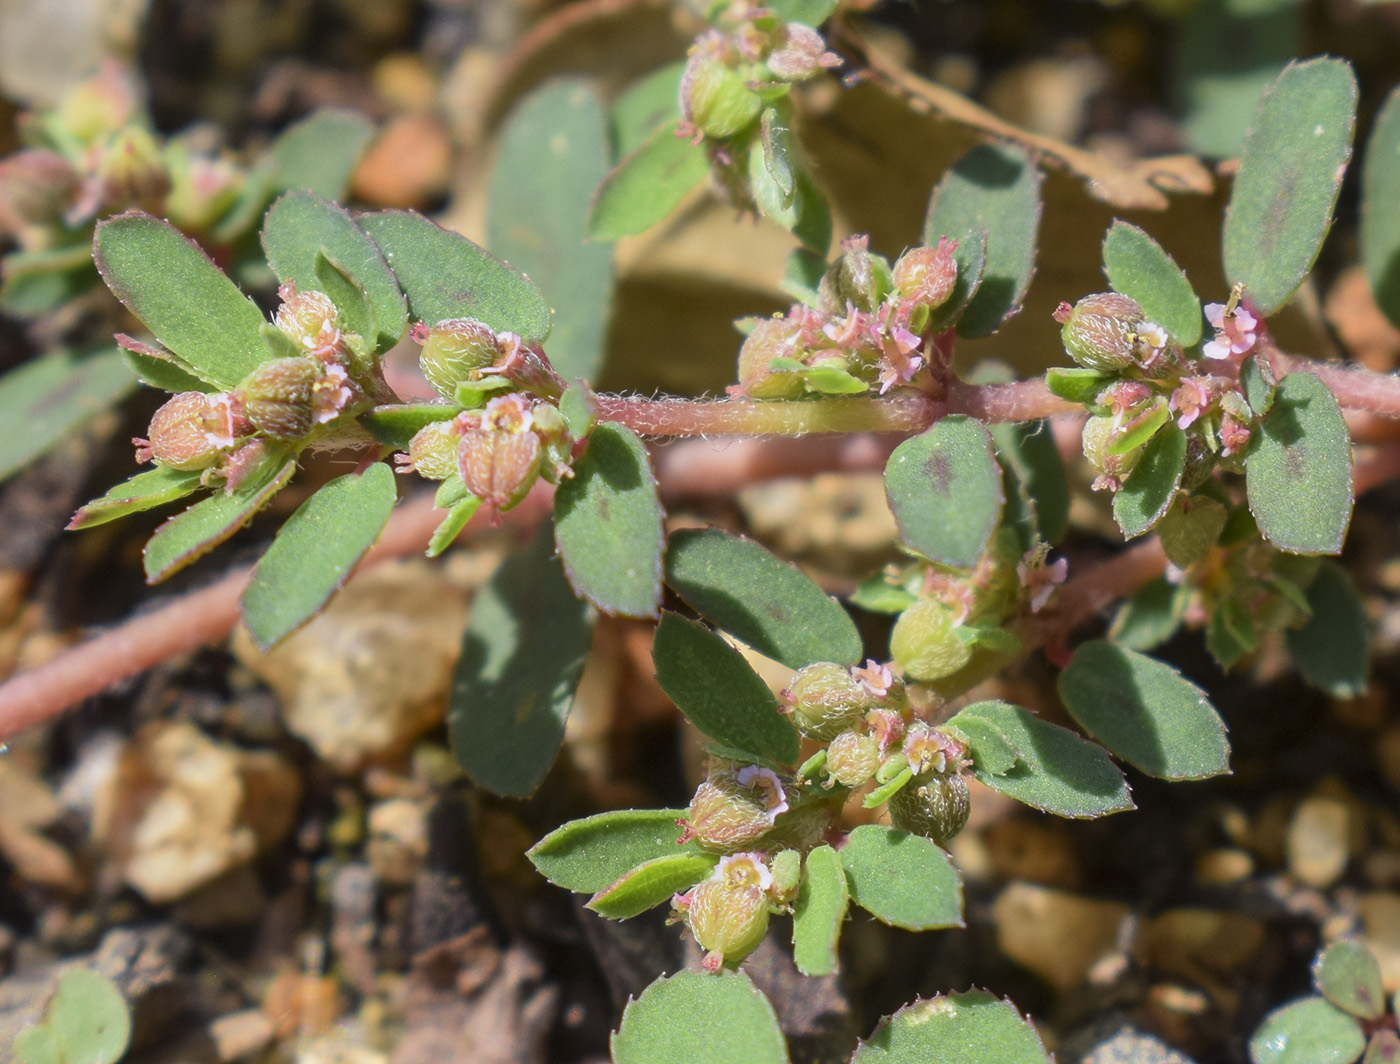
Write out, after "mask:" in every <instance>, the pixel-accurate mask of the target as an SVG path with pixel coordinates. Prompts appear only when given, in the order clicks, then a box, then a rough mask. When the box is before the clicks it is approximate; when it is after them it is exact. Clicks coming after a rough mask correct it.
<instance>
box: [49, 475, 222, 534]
mask: <svg viewBox="0 0 1400 1064" xmlns="http://www.w3.org/2000/svg"><path fill="white" fill-rule="evenodd" d="M200 476H201V471H200V470H198V469H195V470H189V471H186V470H180V469H170V468H168V467H166V466H156V467H155V468H153V469H149V470H147V471H146V472H144V473H137V474H136V475H135V476H134V477H132V478H131V479H130V480H124V481H122V483H120V484H118V485H117V486H116V487H114V488H112V489H111V490H110V491H108V492H107V494H106V495H103V496H101V497H100V498H96V499H93V500H92V502H90V503H88V504H87V505H86V506H84V507H82V508H81V509H79V510H78V512H77V513H75V514H74V515H73V520H71V521H69V522H68V530H69V531H70V532H72V531H76V530H78V529H80V528H95V527H96V526H98V525H105V524H106V523H107V522H108V521H115V520H116V519H117V518H119V517H125V516H126V515H127V514H134V513H140V512H141V511H142V510H150V509H153V508H155V507H157V506H164V505H165V504H166V503H168V502H175V501H176V500H177V499H183V498H184V497H185V496H186V495H189V494H190V493H191V492H194V491H198V490H199V487H200Z"/></svg>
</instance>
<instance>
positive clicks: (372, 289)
mask: <svg viewBox="0 0 1400 1064" xmlns="http://www.w3.org/2000/svg"><path fill="white" fill-rule="evenodd" d="M262 246H263V251H265V252H266V253H267V263H268V265H269V266H271V267H272V271H273V273H275V274H277V279H278V280H279V281H283V282H287V281H290V282H292V283H293V284H295V285H296V286H297V288H298V289H300V290H301V291H303V292H307V291H316V292H326V295H328V296H331V297H332V300H333V301H334V300H335V293H333V292H327V291H326V287H325V282H324V281H323V279H322V276H321V274H320V272H318V270H317V260H318V258H319V257H320V256H325V257H326V258H327V259H329V260H331V261H332V262H334V263H335V264H336V265H337V266H338V267H340V269H341V270H343V271H344V272H345V273H346V274H349V276H351V277H353V278H354V279H355V281H356V282H358V283H359V285H360V286H361V287H362V288H363V289H364V294H365V296H366V297H367V298H368V299H369V304H370V307H371V308H372V309H373V311H374V322H375V326H376V335H375V336H365V337H364V339H365V341H366V342H367V343H369V344H370V345H371V346H373V347H374V349H375V350H376V351H387V350H388V349H389V348H390V347H393V346H394V344H396V343H398V342H399V339H400V338H401V337H402V336H403V331H404V325H405V323H406V322H407V320H408V309H407V307H406V306H405V304H404V297H403V293H402V292H401V291H400V290H399V282H398V280H397V279H395V277H394V274H393V271H392V270H390V269H389V265H388V263H386V262H385V261H384V256H383V255H382V254H381V253H380V250H379V247H378V245H377V244H375V242H374V241H373V240H372V239H370V237H369V235H368V234H367V233H365V231H364V230H363V229H361V228H360V227H359V226H358V225H356V224H355V220H354V219H353V218H351V217H350V214H349V212H347V211H346V210H345V208H344V207H340V206H337V205H336V204H334V203H330V202H327V201H326V200H324V199H322V198H321V197H320V196H318V195H316V193H314V192H290V193H288V194H287V195H285V196H283V197H282V198H281V199H279V200H278V201H277V202H276V203H274V204H273V205H272V207H271V208H270V209H269V210H268V212H267V217H266V218H265V219H263V227H262ZM336 306H337V307H339V306H340V303H339V302H337V303H336ZM342 310H343V308H342ZM361 335H363V333H362V334H361Z"/></svg>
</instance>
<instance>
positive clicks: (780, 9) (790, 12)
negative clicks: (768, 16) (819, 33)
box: [764, 0, 836, 29]
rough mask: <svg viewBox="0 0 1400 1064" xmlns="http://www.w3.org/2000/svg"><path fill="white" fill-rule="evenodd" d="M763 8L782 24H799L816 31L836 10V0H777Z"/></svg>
mask: <svg viewBox="0 0 1400 1064" xmlns="http://www.w3.org/2000/svg"><path fill="white" fill-rule="evenodd" d="M764 6H765V7H766V8H767V9H768V10H769V11H771V12H772V13H773V14H775V15H777V16H778V18H780V19H782V20H783V21H784V22H800V23H802V25H804V26H811V27H812V28H813V29H817V28H819V27H820V26H821V24H822V23H823V22H825V21H826V20H827V19H829V18H830V17H831V13H832V12H833V11H835V10H836V0H777V2H776V3H770V4H766V5H764Z"/></svg>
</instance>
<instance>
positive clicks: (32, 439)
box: [0, 349, 136, 480]
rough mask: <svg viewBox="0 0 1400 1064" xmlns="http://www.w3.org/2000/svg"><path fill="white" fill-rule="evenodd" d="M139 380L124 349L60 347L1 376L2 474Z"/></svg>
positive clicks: (112, 402)
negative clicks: (84, 351) (78, 351)
mask: <svg viewBox="0 0 1400 1064" xmlns="http://www.w3.org/2000/svg"><path fill="white" fill-rule="evenodd" d="M135 385H136V379H135V377H133V376H132V373H131V370H130V369H128V368H127V366H126V361H125V359H123V358H122V355H121V352H119V351H117V350H115V349H111V350H106V351H101V352H98V353H97V354H90V355H79V354H74V353H71V352H66V351H65V352H55V353H53V354H48V355H41V356H40V357H38V358H35V359H33V360H32V361H30V362H28V363H26V364H25V365H23V366H20V367H19V368H18V369H15V370H11V371H10V372H9V373H7V374H5V376H4V377H0V422H3V423H4V424H6V425H8V426H9V429H8V430H7V435H6V437H5V444H4V446H3V447H0V480H2V479H4V478H5V477H8V476H11V475H13V474H14V473H15V472H16V471H18V470H20V469H22V468H23V467H24V466H26V465H28V464H29V463H30V462H32V461H33V460H34V459H35V458H38V457H39V455H41V454H43V453H44V452H45V451H47V450H48V449H49V448H50V447H52V446H53V445H54V444H56V443H58V441H59V440H61V439H63V438H64V437H65V436H67V435H68V434H69V433H71V432H73V431H74V430H75V429H76V428H77V427H78V426H79V425H81V424H83V423H84V422H85V421H87V420H88V419H90V418H91V417H92V416H93V415H94V414H98V413H100V412H101V411H103V410H106V409H108V408H110V407H112V406H115V405H116V404H117V403H118V402H120V401H121V400H122V399H123V398H125V397H126V395H127V394H128V393H129V392H130V391H131V390H132V388H134V387H135Z"/></svg>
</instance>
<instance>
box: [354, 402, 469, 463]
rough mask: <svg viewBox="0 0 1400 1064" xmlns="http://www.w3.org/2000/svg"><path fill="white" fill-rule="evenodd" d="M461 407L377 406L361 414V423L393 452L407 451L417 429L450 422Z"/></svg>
mask: <svg viewBox="0 0 1400 1064" xmlns="http://www.w3.org/2000/svg"><path fill="white" fill-rule="evenodd" d="M461 410H462V408H461V407H460V406H458V405H457V404H456V403H447V402H441V403H404V404H399V403H393V404H390V405H388V406H377V407H375V408H374V409H373V410H371V411H370V412H369V413H368V414H361V415H360V424H361V425H363V426H364V427H365V428H366V429H367V430H369V434H370V435H371V436H373V437H374V439H375V441H376V442H377V443H382V444H383V445H384V446H385V447H392V448H394V450H396V451H406V450H408V444H409V441H410V440H412V439H413V437H414V436H415V435H417V433H418V430H419V429H421V428H423V427H424V426H425V425H431V424H433V422H435V421H450V420H451V419H452V418H454V417H456V416H457V415H458V414H459V413H460V412H461Z"/></svg>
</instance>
